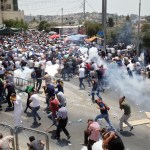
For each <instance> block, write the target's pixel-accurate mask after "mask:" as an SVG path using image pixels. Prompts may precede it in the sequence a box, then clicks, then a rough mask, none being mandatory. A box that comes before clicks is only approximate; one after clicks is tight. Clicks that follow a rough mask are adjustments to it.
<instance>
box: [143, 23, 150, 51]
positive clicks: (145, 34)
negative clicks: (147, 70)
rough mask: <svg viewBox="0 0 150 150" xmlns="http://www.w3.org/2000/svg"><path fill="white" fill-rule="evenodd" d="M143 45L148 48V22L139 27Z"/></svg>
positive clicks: (149, 32) (149, 25) (149, 31)
mask: <svg viewBox="0 0 150 150" xmlns="http://www.w3.org/2000/svg"><path fill="white" fill-rule="evenodd" d="M141 34H142V41H143V46H144V47H148V48H150V24H143V25H142V27H141Z"/></svg>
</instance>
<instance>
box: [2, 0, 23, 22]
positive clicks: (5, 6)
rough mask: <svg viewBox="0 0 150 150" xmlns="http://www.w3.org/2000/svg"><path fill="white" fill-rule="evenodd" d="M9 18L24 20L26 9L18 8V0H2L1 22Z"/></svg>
mask: <svg viewBox="0 0 150 150" xmlns="http://www.w3.org/2000/svg"><path fill="white" fill-rule="evenodd" d="M9 19H13V20H24V11H20V10H19V9H18V0H0V24H3V21H4V20H9Z"/></svg>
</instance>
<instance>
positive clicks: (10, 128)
mask: <svg viewBox="0 0 150 150" xmlns="http://www.w3.org/2000/svg"><path fill="white" fill-rule="evenodd" d="M0 126H2V127H6V128H8V129H9V130H10V135H12V136H14V129H13V128H12V127H11V126H9V125H6V124H3V123H0ZM12 148H13V150H15V137H14V139H13V140H12Z"/></svg>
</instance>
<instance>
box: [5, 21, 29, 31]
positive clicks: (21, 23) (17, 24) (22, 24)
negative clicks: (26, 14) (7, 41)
mask: <svg viewBox="0 0 150 150" xmlns="http://www.w3.org/2000/svg"><path fill="white" fill-rule="evenodd" d="M4 24H5V25H6V27H10V28H23V29H24V30H27V29H28V24H27V23H26V22H24V21H23V20H20V21H19V20H12V19H10V20H4Z"/></svg>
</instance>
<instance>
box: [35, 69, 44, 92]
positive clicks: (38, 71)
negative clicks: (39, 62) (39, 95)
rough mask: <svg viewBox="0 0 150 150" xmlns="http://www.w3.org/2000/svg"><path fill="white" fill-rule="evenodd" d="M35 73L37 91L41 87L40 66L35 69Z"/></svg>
mask: <svg viewBox="0 0 150 150" xmlns="http://www.w3.org/2000/svg"><path fill="white" fill-rule="evenodd" d="M35 74H36V91H37V92H39V90H40V88H41V84H42V69H41V67H38V68H37V69H36V70H35Z"/></svg>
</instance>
